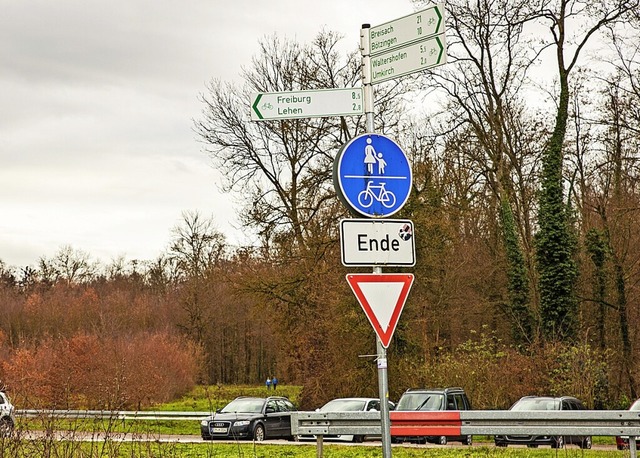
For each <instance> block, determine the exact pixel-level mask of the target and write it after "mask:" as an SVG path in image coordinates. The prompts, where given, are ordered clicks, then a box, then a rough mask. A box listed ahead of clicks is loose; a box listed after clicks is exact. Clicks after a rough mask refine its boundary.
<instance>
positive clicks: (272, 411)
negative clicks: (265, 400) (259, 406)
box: [266, 407, 276, 413]
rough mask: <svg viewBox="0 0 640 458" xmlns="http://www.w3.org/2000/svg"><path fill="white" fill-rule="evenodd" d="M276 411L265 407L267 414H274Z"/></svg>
mask: <svg viewBox="0 0 640 458" xmlns="http://www.w3.org/2000/svg"><path fill="white" fill-rule="evenodd" d="M275 411H276V409H274V408H273V407H267V411H266V412H267V413H274V412H275Z"/></svg>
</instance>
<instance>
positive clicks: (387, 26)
mask: <svg viewBox="0 0 640 458" xmlns="http://www.w3.org/2000/svg"><path fill="white" fill-rule="evenodd" d="M443 13H444V4H442V3H438V4H437V5H434V6H431V7H429V8H427V9H425V10H422V11H418V12H417V13H414V14H410V15H408V16H404V17H401V18H399V19H394V20H393V21H389V22H385V23H384V24H381V25H377V26H375V27H371V28H370V29H369V35H370V47H369V54H370V55H372V56H375V55H376V54H380V53H383V52H385V51H390V50H392V49H396V48H400V47H402V46H405V45H408V44H409V43H412V42H414V41H419V40H424V39H426V38H429V37H431V36H433V35H439V34H442V33H444V16H443Z"/></svg>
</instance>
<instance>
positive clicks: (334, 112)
mask: <svg viewBox="0 0 640 458" xmlns="http://www.w3.org/2000/svg"><path fill="white" fill-rule="evenodd" d="M362 114H364V103H363V91H362V88H361V87H355V88H344V89H320V90H317V91H291V92H262V93H254V94H252V95H251V120H252V121H269V120H274V119H275V120H277V119H295V118H322V117H326V116H357V115H362Z"/></svg>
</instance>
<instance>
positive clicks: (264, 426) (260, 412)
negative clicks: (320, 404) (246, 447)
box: [200, 396, 296, 442]
mask: <svg viewBox="0 0 640 458" xmlns="http://www.w3.org/2000/svg"><path fill="white" fill-rule="evenodd" d="M295 410H296V408H295V407H294V405H293V404H292V403H291V401H289V400H288V399H287V398H285V397H280V396H271V397H268V398H254V397H244V396H242V397H238V398H235V399H234V400H233V401H231V402H230V403H229V404H227V405H226V406H224V407H223V408H222V409H220V410H217V411H216V413H214V414H213V415H211V416H210V417H208V418H205V419H204V420H202V421H201V422H200V432H201V434H202V438H203V439H205V440H212V439H231V440H235V439H253V440H255V441H258V442H260V441H263V440H265V439H276V438H285V439H289V440H292V439H293V436H292V435H291V412H292V411H295Z"/></svg>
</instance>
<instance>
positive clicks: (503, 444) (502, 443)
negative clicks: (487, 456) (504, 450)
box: [496, 442, 507, 447]
mask: <svg viewBox="0 0 640 458" xmlns="http://www.w3.org/2000/svg"><path fill="white" fill-rule="evenodd" d="M506 446H507V444H506V443H504V442H496V447H506Z"/></svg>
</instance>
